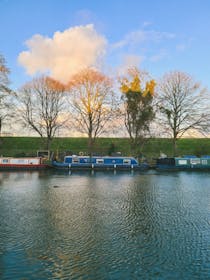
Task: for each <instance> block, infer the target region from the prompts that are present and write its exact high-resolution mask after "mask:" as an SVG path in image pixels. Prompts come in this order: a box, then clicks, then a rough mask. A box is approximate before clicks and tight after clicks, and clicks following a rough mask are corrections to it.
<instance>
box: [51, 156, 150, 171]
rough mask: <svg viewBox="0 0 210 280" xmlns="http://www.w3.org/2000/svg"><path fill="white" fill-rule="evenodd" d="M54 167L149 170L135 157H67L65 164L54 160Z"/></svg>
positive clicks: (145, 164)
mask: <svg viewBox="0 0 210 280" xmlns="http://www.w3.org/2000/svg"><path fill="white" fill-rule="evenodd" d="M52 166H53V167H55V168H57V169H96V170H97V169H99V170H103V169H114V170H115V169H119V170H127V169H147V168H148V167H149V166H148V164H147V163H141V164H139V163H138V161H137V160H136V159H135V158H133V157H123V156H120V157H114V156H102V157H100V156H92V157H89V156H76V155H72V156H66V157H64V161H63V162H58V161H56V160H54V161H53V162H52Z"/></svg>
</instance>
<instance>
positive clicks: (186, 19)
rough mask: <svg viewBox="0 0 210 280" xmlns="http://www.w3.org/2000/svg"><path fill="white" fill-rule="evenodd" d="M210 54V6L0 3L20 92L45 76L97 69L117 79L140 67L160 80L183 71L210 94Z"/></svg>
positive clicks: (183, 2)
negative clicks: (97, 67) (45, 73)
mask: <svg viewBox="0 0 210 280" xmlns="http://www.w3.org/2000/svg"><path fill="white" fill-rule="evenodd" d="M26 42H28V43H26ZM209 50H210V1H209V0H176V1H168V0H147V1H141V0H130V1H128V0H106V1H102V0H101V1H99V0H97V1H95V0H94V1H88V0H86V1H85V0H83V1H82V0H51V1H50V0H36V1H35V0H0V53H1V54H3V56H4V57H5V59H6V61H7V65H8V66H9V68H10V70H11V75H10V80H11V86H12V87H13V88H14V89H17V88H19V87H20V86H21V85H23V84H24V83H25V82H27V81H29V80H30V79H32V78H33V77H34V76H35V75H37V74H41V73H43V72H47V73H49V74H50V75H52V76H53V77H55V78H58V79H61V80H62V79H63V80H62V81H64V82H65V81H66V79H67V78H68V77H67V76H65V75H67V74H68V73H69V75H70V74H73V72H74V71H77V70H79V69H80V67H84V66H89V65H90V66H92V65H96V66H100V67H101V69H102V70H103V71H105V72H107V73H111V74H113V75H114V74H115V73H121V71H122V70H123V69H126V67H127V66H131V65H136V66H138V67H139V68H141V69H144V70H147V71H148V72H149V73H150V74H151V75H152V77H154V78H155V79H158V78H160V77H161V76H162V75H163V74H164V73H166V72H168V71H172V70H180V71H184V72H186V73H189V74H191V75H192V76H193V77H194V78H195V80H196V81H200V82H201V83H202V85H203V86H208V87H210V54H209ZM27 73H28V74H27ZM62 75H63V77H62Z"/></svg>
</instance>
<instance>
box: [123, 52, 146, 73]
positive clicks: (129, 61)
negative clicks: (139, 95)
mask: <svg viewBox="0 0 210 280" xmlns="http://www.w3.org/2000/svg"><path fill="white" fill-rule="evenodd" d="M144 59H145V57H144V56H140V55H132V54H131V55H124V57H123V59H122V65H120V66H119V67H118V70H117V72H118V75H124V74H126V73H127V70H128V68H130V67H137V68H139V66H140V64H141V62H142V61H143V60H144Z"/></svg>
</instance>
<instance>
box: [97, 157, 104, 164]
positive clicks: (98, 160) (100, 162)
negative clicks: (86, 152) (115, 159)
mask: <svg viewBox="0 0 210 280" xmlns="http://www.w3.org/2000/svg"><path fill="white" fill-rule="evenodd" d="M96 163H98V164H103V163H104V159H103V158H97V159H96Z"/></svg>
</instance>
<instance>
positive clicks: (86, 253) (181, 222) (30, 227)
mask: <svg viewBox="0 0 210 280" xmlns="http://www.w3.org/2000/svg"><path fill="white" fill-rule="evenodd" d="M0 279H1V280H6V279H9V280H10V279H11V280H16V279H18V280H22V279H24V280H26V279H30V280H31V279H39V280H42V279H43V280H45V279H75V280H77V279H85V280H86V279H91V280H94V279H97V280H103V279H113V280H116V279H120V280H123V279H125V280H128V279H210V172H183V171H180V172H171V173H167V172H162V173H161V172H160V173H157V172H155V171H147V172H143V173H140V172H133V173H129V172H124V173H123V172H117V173H114V172H104V173H103V172H95V173H93V172H92V173H88V172H87V173H79V172H74V173H72V174H70V173H68V172H57V173H56V172H51V171H49V172H36V171H33V172H1V173H0Z"/></svg>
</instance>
